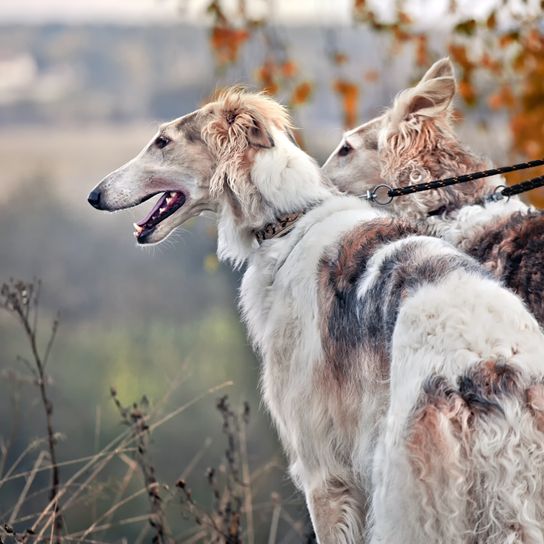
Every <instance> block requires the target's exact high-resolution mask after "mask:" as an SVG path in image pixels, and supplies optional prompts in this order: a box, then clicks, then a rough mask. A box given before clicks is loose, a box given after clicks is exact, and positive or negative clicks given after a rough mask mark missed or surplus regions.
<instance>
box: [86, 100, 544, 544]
mask: <svg viewBox="0 0 544 544" xmlns="http://www.w3.org/2000/svg"><path fill="white" fill-rule="evenodd" d="M289 127H290V121H289V118H288V115H287V113H286V111H285V110H284V109H283V108H282V107H281V106H280V105H278V104H277V103H276V102H274V101H273V100H272V99H270V98H267V97H265V96H263V95H256V94H249V93H245V92H242V91H240V90H230V91H226V92H225V93H223V94H222V95H221V96H219V98H218V99H217V100H215V101H213V102H211V103H209V104H207V105H206V106H204V107H202V108H201V109H199V110H197V111H196V112H194V113H191V114H189V115H186V116H184V117H181V118H179V119H176V120H174V121H172V122H170V123H167V124H165V125H163V126H162V127H161V128H160V130H159V133H158V134H157V135H156V136H155V137H154V138H153V140H152V141H151V142H150V143H149V144H148V145H147V146H146V147H145V148H144V149H143V151H142V152H141V153H140V154H139V155H138V156H137V157H136V158H134V159H133V160H132V161H130V162H128V163H127V164H126V165H124V166H122V167H120V168H119V169H118V170H116V171H114V172H112V173H111V174H110V175H108V176H107V177H106V178H104V180H103V181H102V182H101V183H100V184H99V185H98V186H97V187H96V189H95V190H94V191H93V192H92V193H91V195H90V197H89V200H90V202H91V203H92V204H93V205H94V206H95V207H97V208H99V209H103V210H110V211H112V210H118V209H122V208H129V207H132V206H136V205H137V204H139V203H140V202H142V201H144V200H146V199H147V198H149V197H150V196H152V195H155V194H157V193H159V192H160V193H162V194H161V196H160V197H159V200H158V203H157V205H156V206H155V208H154V209H153V210H152V211H151V213H150V214H149V215H148V216H147V217H146V218H145V219H144V220H143V221H141V222H140V223H137V224H136V226H135V228H136V232H135V234H136V236H137V241H138V243H140V244H149V243H156V242H159V241H160V240H163V239H164V238H165V237H166V236H167V235H168V234H169V233H170V232H171V231H172V230H173V229H174V228H175V227H176V226H178V225H180V224H181V223H183V222H184V221H185V220H186V219H187V218H188V217H189V216H191V215H195V214H197V213H199V212H200V211H201V210H203V209H208V210H215V211H216V212H217V215H218V253H219V256H220V257H221V258H223V259H228V260H230V261H232V263H234V265H235V266H240V265H242V264H244V263H245V264H247V269H246V271H245V274H244V277H243V281H242V286H241V308H242V313H243V315H244V319H245V321H246V323H247V326H248V329H249V335H250V337H251V339H252V341H253V344H254V346H255V348H256V349H257V350H258V352H259V353H260V355H261V357H262V362H263V366H262V389H263V395H264V399H265V402H266V405H267V407H268V409H269V410H270V413H271V414H272V417H273V420H274V422H275V424H276V426H277V429H278V432H279V435H280V437H281V440H282V443H283V446H284V448H285V451H286V453H287V456H288V458H289V461H290V472H291V475H292V477H293V479H294V481H295V482H296V483H297V485H298V486H299V487H300V488H301V489H302V490H303V492H304V494H305V497H306V501H307V505H308V508H309V511H310V514H311V518H312V521H313V524H314V528H315V531H316V533H317V535H318V539H319V542H320V543H321V544H329V543H331V544H332V543H335V544H337V543H359V542H362V541H363V540H364V539H367V540H368V541H369V542H373V543H388V544H394V543H402V544H406V543H414V544H420V543H422V542H448V543H455V542H459V543H461V542H463V543H465V542H471V543H473V542H486V543H499V542H500V543H504V542H520V543H521V542H524V543H537V542H538V543H543V542H544V532H543V531H544V530H543V526H542V520H543V519H544V385H543V384H542V380H543V374H544V358H543V355H544V337H543V335H542V334H541V332H540V330H539V327H538V324H537V323H536V321H535V320H534V318H533V317H532V316H531V315H530V314H529V313H528V312H527V311H526V309H525V307H524V306H523V304H522V302H521V301H520V300H519V299H518V298H517V297H516V296H515V295H514V294H512V293H511V292H510V291H507V290H506V289H504V288H502V287H501V286H500V285H499V284H498V283H497V282H496V281H495V280H494V279H492V278H490V277H489V276H488V274H487V273H486V272H485V271H484V270H483V269H482V268H481V267H480V265H479V264H478V263H477V262H476V261H474V260H473V259H472V258H470V257H468V256H466V255H465V254H463V253H461V252H459V251H458V250H456V249H455V248H454V247H453V246H451V245H449V244H448V243H446V242H444V241H442V240H439V239H438V238H433V237H425V236H418V235H417V234H418V229H417V228H416V227H415V226H413V225H411V224H409V223H407V222H405V221H403V220H398V219H391V218H389V217H387V216H385V215H384V214H383V213H382V212H380V211H378V210H376V209H373V208H372V207H371V206H369V205H368V204H367V203H363V202H362V201H360V200H359V199H357V198H355V197H349V196H343V195H340V194H338V191H337V190H336V189H335V188H334V187H333V186H332V185H330V184H329V182H328V181H326V179H325V178H324V177H323V175H322V172H321V170H320V169H319V167H318V165H317V164H316V163H315V162H314V161H313V160H312V159H311V158H310V157H309V156H308V155H306V154H305V153H304V152H303V151H302V150H301V149H300V148H299V147H297V146H296V145H295V144H294V143H293V141H292V140H291V139H290V137H289Z"/></svg>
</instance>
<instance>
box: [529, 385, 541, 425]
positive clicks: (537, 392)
mask: <svg viewBox="0 0 544 544" xmlns="http://www.w3.org/2000/svg"><path fill="white" fill-rule="evenodd" d="M526 395H527V405H528V406H529V409H530V410H531V413H532V414H533V417H534V418H535V425H536V428H537V429H538V430H539V431H540V432H542V433H544V385H543V384H541V383H539V384H536V385H532V386H531V387H529V389H527V392H526Z"/></svg>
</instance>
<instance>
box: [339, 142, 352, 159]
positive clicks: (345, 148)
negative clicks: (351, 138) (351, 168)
mask: <svg viewBox="0 0 544 544" xmlns="http://www.w3.org/2000/svg"><path fill="white" fill-rule="evenodd" d="M352 149H353V147H351V146H350V145H349V144H344V145H343V146H342V147H341V148H340V149H339V150H338V155H340V157H345V156H346V155H347V154H348V153H349V152H350V151H351V150H352Z"/></svg>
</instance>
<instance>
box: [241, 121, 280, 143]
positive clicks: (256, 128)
mask: <svg viewBox="0 0 544 544" xmlns="http://www.w3.org/2000/svg"><path fill="white" fill-rule="evenodd" d="M247 140H248V142H249V145H251V146H253V147H260V148H265V149H269V148H271V147H274V140H273V139H272V136H271V135H270V133H269V132H268V130H266V128H265V126H264V123H262V122H261V121H259V120H258V119H255V118H253V125H252V126H250V127H249V130H248V132H247Z"/></svg>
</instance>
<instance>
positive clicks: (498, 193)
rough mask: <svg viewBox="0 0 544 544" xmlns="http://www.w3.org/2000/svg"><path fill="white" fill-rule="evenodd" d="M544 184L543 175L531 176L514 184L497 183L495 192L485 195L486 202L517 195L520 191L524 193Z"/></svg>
mask: <svg viewBox="0 0 544 544" xmlns="http://www.w3.org/2000/svg"><path fill="white" fill-rule="evenodd" d="M543 186H544V176H538V177H536V178H531V179H528V180H526V181H522V182H521V183H516V184H515V185H510V186H509V187H506V186H505V185H499V186H498V187H497V188H496V189H495V192H494V193H493V194H491V195H489V196H488V197H487V199H486V200H487V201H488V202H496V201H498V200H502V199H503V198H506V199H508V198H510V197H511V196H514V195H519V194H521V193H526V192H527V191H532V190H533V189H538V188H539V187H543Z"/></svg>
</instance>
